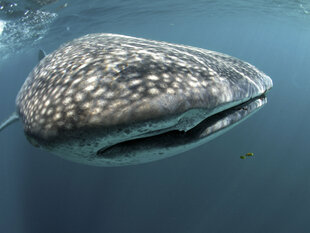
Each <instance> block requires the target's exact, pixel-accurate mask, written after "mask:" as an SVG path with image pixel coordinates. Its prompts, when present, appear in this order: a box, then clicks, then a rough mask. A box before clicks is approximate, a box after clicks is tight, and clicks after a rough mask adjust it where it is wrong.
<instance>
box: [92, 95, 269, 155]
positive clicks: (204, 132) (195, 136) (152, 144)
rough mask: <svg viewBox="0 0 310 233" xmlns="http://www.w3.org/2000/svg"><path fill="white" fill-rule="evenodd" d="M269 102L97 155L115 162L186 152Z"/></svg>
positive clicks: (259, 99)
mask: <svg viewBox="0 0 310 233" xmlns="http://www.w3.org/2000/svg"><path fill="white" fill-rule="evenodd" d="M266 103H267V98H266V97H265V94H263V95H261V96H258V97H255V98H252V99H250V100H248V101H246V102H244V103H242V104H239V105H236V106H234V107H231V108H228V109H225V110H223V111H221V112H218V113H216V114H214V115H211V116H209V117H207V118H206V119H205V120H203V121H202V122H200V123H199V124H198V125H196V126H195V127H193V128H191V129H190V130H188V131H186V132H185V131H179V130H171V131H168V132H164V133H161V134H157V135H154V136H147V137H139V138H136V139H131V140H127V141H123V142H120V143H117V144H114V145H112V146H109V147H104V148H102V149H100V150H98V151H97V153H96V154H97V157H99V158H102V159H112V160H113V159H117V158H119V157H134V156H135V155H136V154H137V153H139V152H142V151H147V150H155V151H157V152H158V154H164V153H166V151H167V150H172V148H180V147H183V148H184V151H186V150H189V149H191V148H192V147H193V146H191V145H194V144H195V145H197V144H202V143H205V142H206V141H209V140H211V139H213V138H215V137H216V136H218V135H220V134H221V133H223V132H225V130H224V129H229V128H231V127H233V126H235V125H237V124H238V123H240V122H241V121H243V120H244V119H246V118H247V117H249V116H250V115H252V114H253V113H254V112H256V111H257V110H258V109H259V108H261V107H262V106H263V105H264V104H266ZM187 147H188V149H186V148H187Z"/></svg>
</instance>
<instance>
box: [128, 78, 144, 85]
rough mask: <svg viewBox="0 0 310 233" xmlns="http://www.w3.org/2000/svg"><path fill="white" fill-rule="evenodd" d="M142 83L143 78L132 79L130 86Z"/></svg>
mask: <svg viewBox="0 0 310 233" xmlns="http://www.w3.org/2000/svg"><path fill="white" fill-rule="evenodd" d="M140 83H142V80H141V79H135V80H131V81H130V82H129V86H130V87H132V86H136V85H139V84H140Z"/></svg>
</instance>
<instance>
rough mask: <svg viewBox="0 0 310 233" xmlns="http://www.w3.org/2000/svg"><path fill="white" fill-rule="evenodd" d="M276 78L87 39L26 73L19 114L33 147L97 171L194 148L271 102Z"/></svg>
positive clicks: (232, 62)
mask: <svg viewBox="0 0 310 233" xmlns="http://www.w3.org/2000/svg"><path fill="white" fill-rule="evenodd" d="M271 87H272V81H271V79H270V78H269V77H268V76H267V75H265V74H264V73H263V72H261V71H259V70H258V69H256V68H255V67H254V66H252V65H250V64H249V63H246V62H244V61H241V60H239V59H237V58H234V57H231V56H228V55H225V54H221V53H218V52H214V51H209V50H205V49H199V48H194V47H190V46H184V45H176V44H170V43H165V42H158V41H152V40H146V39H140V38H134V37H129V36H122V35H115V34H90V35H86V36H83V37H81V38H78V39H75V40H73V41H71V42H69V43H67V44H65V45H63V46H61V47H60V48H59V49H57V50H56V51H54V52H52V53H51V54H49V55H47V56H46V57H45V58H44V59H42V60H41V62H40V63H39V64H38V65H37V66H36V67H35V68H34V70H33V71H32V72H31V73H30V74H29V76H28V78H27V79H26V81H25V83H24V85H23V86H22V88H21V90H20V92H19V94H18V96H17V99H16V104H17V113H18V115H19V118H20V119H21V120H22V122H23V124H24V131H25V134H26V136H27V138H28V139H29V141H30V142H31V143H32V144H33V145H35V146H39V147H42V148H45V149H47V150H49V151H51V152H52V153H55V154H57V155H59V156H61V157H63V158H66V159H70V160H73V161H76V162H81V163H86V164H91V165H98V166H120V165H131V164H138V163H145V162H150V161H154V160H158V159H161V158H165V157H169V156H172V155H174V154H178V153H181V152H183V151H186V150H189V149H191V148H193V147H196V146H198V145H200V144H202V143H205V142H206V141H208V140H210V139H212V138H214V137H216V136H218V135H219V134H221V133H223V132H225V131H226V130H228V129H230V128H232V127H233V126H235V125H236V124H238V123H239V122H241V121H242V120H244V119H245V118H246V117H248V116H250V115H251V114H252V113H254V112H255V111H256V110H257V109H259V108H260V107H262V106H263V105H264V104H265V103H266V97H265V94H266V92H267V91H268V90H269V89H270V88H271Z"/></svg>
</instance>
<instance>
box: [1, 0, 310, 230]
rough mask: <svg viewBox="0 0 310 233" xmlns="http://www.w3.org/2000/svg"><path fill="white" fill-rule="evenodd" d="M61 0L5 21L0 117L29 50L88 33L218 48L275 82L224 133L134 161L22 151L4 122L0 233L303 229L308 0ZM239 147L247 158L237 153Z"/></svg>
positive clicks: (20, 140) (308, 185)
mask: <svg viewBox="0 0 310 233" xmlns="http://www.w3.org/2000/svg"><path fill="white" fill-rule="evenodd" d="M64 3H65V2H64V1H58V2H57V4H58V5H57V4H56V6H55V5H53V4H52V5H50V6H46V7H44V8H43V9H42V10H44V12H53V13H55V15H54V14H53V15H52V17H51V18H48V19H46V18H44V19H43V20H41V21H40V15H42V13H40V12H39V13H37V14H38V15H39V20H38V19H37V20H36V21H34V22H32V21H31V19H29V20H28V21H27V20H23V19H16V20H15V21H8V22H7V24H6V26H5V27H6V28H4V29H3V32H2V35H0V48H1V49H0V55H1V57H2V58H1V61H0V107H1V110H0V119H5V118H6V117H7V116H8V115H10V114H11V112H13V111H14V101H15V96H16V94H17V92H18V90H19V88H20V86H21V85H22V83H23V82H24V80H25V78H26V77H27V75H28V73H29V72H30V71H31V69H32V68H33V67H34V66H35V65H36V64H37V62H38V61H37V53H38V48H39V47H40V48H44V49H45V50H46V51H47V52H51V51H53V50H54V49H56V48H57V47H58V46H59V45H60V44H61V43H63V42H65V41H68V40H71V39H73V38H76V37H78V36H81V35H84V34H87V33H90V32H113V33H120V34H126V35H132V36H137V37H144V38H149V39H156V40H162V41H169V42H175V43H181V44H187V45H193V46H197V47H202V48H206V49H211V50H216V51H220V52H224V53H227V54H230V55H233V56H236V57H238V58H241V59H243V60H246V61H248V62H250V63H252V64H254V65H255V66H257V67H258V68H260V69H261V70H263V71H264V72H266V73H267V74H268V75H270V76H271V78H272V79H273V82H274V88H273V89H272V90H271V92H270V93H269V95H268V104H267V105H266V106H265V107H264V108H263V109H262V110H260V111H259V112H258V113H256V114H255V115H254V116H252V117H251V118H249V119H248V120H246V121H245V122H243V123H242V124H240V125H239V126H237V127H236V128H234V129H233V130H231V131H229V132H228V133H226V134H224V135H223V136H221V137H219V138H217V139H215V140H214V141H211V142H210V143H207V144H205V145H203V146H201V147H199V148H197V149H194V150H191V151H189V152H187V153H184V154H181V155H178V156H175V157H172V158H170V159H165V160H161V161H158V162H153V163H149V164H144V165H138V166H129V167H119V168H100V167H91V166H85V165H80V164H75V163H72V162H68V161H65V160H63V159H60V158H58V157H56V156H53V155H51V154H49V153H47V152H45V151H42V150H38V149H36V148H34V147H32V146H31V145H30V144H29V143H28V142H27V140H26V139H25V137H24V135H23V131H22V128H21V124H20V123H18V124H15V125H12V126H11V127H10V128H7V129H6V130H4V131H3V132H1V134H0V232H3V233H11V232H14V233H19V232H21V233H42V232H44V233H52V232H53V233H54V232H58V233H71V232H72V233H85V232H90V233H99V232H100V233H102V232H106V233H120V232H122V233H125V232H126V233H138V232H148V233H158V232H162V233H170V232H177V233H183V232H184V233H204V232H212V233H222V232H223V233H224V232H233V233H249V232H251V233H262V232H264V233H286V232H287V233H292V232H295V233H308V232H310V223H309V216H310V198H309V196H310V151H309V138H310V124H309V114H310V94H309V93H310V15H309V11H310V7H309V5H306V1H263V0H261V1H240V0H239V1H237V0H236V1H206V0H205V1H203V0H200V1H189V0H188V1H185V0H183V1H176V0H174V1H173V0H169V1H163V0H162V1H154V2H153V3H151V1H146V0H135V1H134V0H128V1H120V0H119V1H109V2H108V1H99V0H98V1H81V0H80V1H78V0H77V1H68V6H67V7H62V6H63V4H64ZM22 23H25V24H22ZM40 23H41V25H39V24H40ZM21 24H22V26H21ZM10 25H11V28H10ZM25 25H26V26H25ZM27 25H28V28H27ZM38 25H39V26H38ZM246 152H254V153H255V156H254V158H250V159H246V160H241V159H240V158H239V157H240V155H243V154H244V153H246Z"/></svg>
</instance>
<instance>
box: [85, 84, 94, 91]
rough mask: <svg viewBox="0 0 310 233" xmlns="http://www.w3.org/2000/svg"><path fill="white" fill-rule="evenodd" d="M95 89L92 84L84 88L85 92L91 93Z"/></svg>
mask: <svg viewBox="0 0 310 233" xmlns="http://www.w3.org/2000/svg"><path fill="white" fill-rule="evenodd" d="M94 89H95V85H94V84H89V85H88V86H87V87H85V88H84V90H85V91H89V92H90V91H92V90H94Z"/></svg>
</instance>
